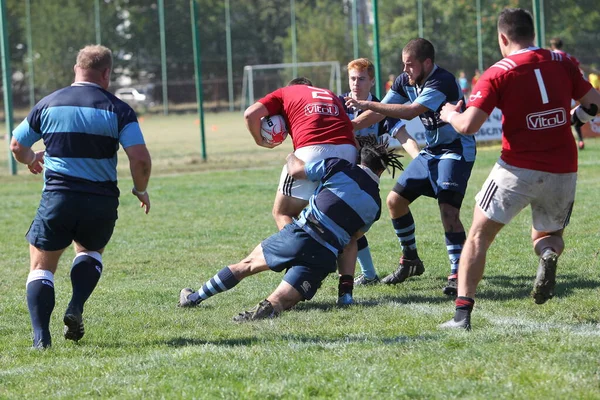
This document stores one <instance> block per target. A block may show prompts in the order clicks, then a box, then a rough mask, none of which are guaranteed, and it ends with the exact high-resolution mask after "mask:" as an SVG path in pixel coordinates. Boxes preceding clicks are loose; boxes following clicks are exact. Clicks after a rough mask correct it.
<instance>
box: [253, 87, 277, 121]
mask: <svg viewBox="0 0 600 400" xmlns="http://www.w3.org/2000/svg"><path fill="white" fill-rule="evenodd" d="M258 102H259V103H262V104H263V105H264V106H265V107H266V108H267V111H268V112H269V115H279V114H282V113H283V90H282V89H277V90H275V91H274V92H271V93H269V94H268V95H266V96H265V97H263V98H262V99H260V100H258Z"/></svg>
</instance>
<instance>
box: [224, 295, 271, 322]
mask: <svg viewBox="0 0 600 400" xmlns="http://www.w3.org/2000/svg"><path fill="white" fill-rule="evenodd" d="M278 316H279V313H278V312H277V311H275V309H274V308H273V305H272V304H271V302H270V301H269V300H263V301H261V302H260V303H258V304H257V305H256V306H255V307H254V308H252V309H251V310H249V311H244V312H242V313H239V314H238V315H236V316H235V317H233V320H234V321H235V322H248V321H256V320H259V319H269V318H276V317H278Z"/></svg>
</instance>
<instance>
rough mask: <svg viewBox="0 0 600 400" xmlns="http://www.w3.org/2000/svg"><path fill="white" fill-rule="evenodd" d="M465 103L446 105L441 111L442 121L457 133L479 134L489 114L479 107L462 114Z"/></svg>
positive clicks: (468, 109)
mask: <svg viewBox="0 0 600 400" xmlns="http://www.w3.org/2000/svg"><path fill="white" fill-rule="evenodd" d="M462 105H463V101H462V100H460V101H459V102H458V103H456V104H452V103H446V104H444V107H442V110H441V111H440V119H441V120H442V121H444V122H447V123H449V124H450V125H452V127H453V128H454V129H455V130H456V132H458V133H460V134H463V135H474V134H476V133H477V132H479V129H481V126H482V125H483V123H484V122H485V121H486V120H487V119H488V117H489V114H488V113H486V112H485V111H483V110H482V109H480V108H477V107H469V108H467V110H466V111H465V112H463V113H461V112H460V110H461V108H462Z"/></svg>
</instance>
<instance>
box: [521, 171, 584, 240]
mask: <svg viewBox="0 0 600 400" xmlns="http://www.w3.org/2000/svg"><path fill="white" fill-rule="evenodd" d="M536 172H537V180H538V182H540V183H539V188H538V190H537V194H538V195H537V196H536V197H535V198H534V199H533V200H532V201H531V218H532V225H533V228H534V229H535V230H536V231H538V232H556V231H560V230H562V229H564V228H565V227H566V226H567V225H568V224H569V220H570V219H571V212H572V211H573V204H574V202H575V190H576V186H577V174H576V173H571V174H551V173H547V172H540V171H536Z"/></svg>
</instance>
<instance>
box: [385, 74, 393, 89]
mask: <svg viewBox="0 0 600 400" xmlns="http://www.w3.org/2000/svg"><path fill="white" fill-rule="evenodd" d="M395 79H396V77H395V76H394V74H389V75H388V81H387V82H386V83H385V92H386V93H387V92H389V91H390V89H391V88H392V85H393V84H394V80H395Z"/></svg>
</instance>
